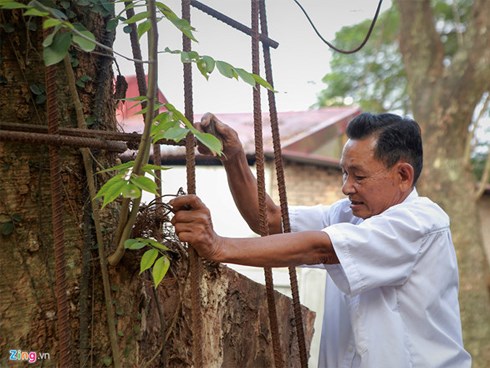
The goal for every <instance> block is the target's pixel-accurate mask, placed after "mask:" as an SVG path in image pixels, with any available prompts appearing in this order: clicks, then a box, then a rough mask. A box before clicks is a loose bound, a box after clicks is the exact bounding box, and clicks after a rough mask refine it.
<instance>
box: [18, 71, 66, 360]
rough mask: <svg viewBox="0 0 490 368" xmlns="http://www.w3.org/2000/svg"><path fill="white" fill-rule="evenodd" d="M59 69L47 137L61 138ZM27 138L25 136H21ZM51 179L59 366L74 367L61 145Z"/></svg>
mask: <svg viewBox="0 0 490 368" xmlns="http://www.w3.org/2000/svg"><path fill="white" fill-rule="evenodd" d="M56 79H57V73H56V65H51V66H48V67H46V72H45V80H46V96H47V100H46V110H47V120H48V133H49V134H50V135H52V136H56V135H57V134H58V127H59V112H58V101H57V99H56ZM22 134H26V133H22ZM49 174H50V175H49V179H50V181H51V221H52V225H53V248H54V264H55V290H56V305H57V313H56V317H57V321H56V325H57V338H58V353H59V354H58V355H59V360H58V363H59V365H60V366H61V367H72V366H73V358H72V357H73V352H72V342H71V328H70V310H69V303H68V296H67V290H68V287H67V276H66V257H65V239H64V228H63V217H64V213H63V183H62V179H61V160H60V153H59V145H51V146H49Z"/></svg>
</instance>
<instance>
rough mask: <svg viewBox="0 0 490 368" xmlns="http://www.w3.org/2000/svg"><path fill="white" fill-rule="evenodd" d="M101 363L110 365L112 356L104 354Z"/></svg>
mask: <svg viewBox="0 0 490 368" xmlns="http://www.w3.org/2000/svg"><path fill="white" fill-rule="evenodd" d="M102 364H104V365H105V366H106V367H110V366H111V365H112V358H111V357H110V356H105V357H104V358H102Z"/></svg>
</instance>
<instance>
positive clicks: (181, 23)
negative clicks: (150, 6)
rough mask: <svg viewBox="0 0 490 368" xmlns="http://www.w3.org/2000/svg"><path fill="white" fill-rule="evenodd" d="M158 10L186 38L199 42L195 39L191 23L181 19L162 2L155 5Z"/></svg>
mask: <svg viewBox="0 0 490 368" xmlns="http://www.w3.org/2000/svg"><path fill="white" fill-rule="evenodd" d="M155 4H156V6H157V8H158V10H160V11H161V12H162V14H163V15H164V16H165V17H166V18H167V19H168V20H169V21H170V22H171V23H172V24H173V25H174V26H175V27H177V29H179V30H180V31H181V32H182V33H183V34H184V35H185V36H187V37H188V38H190V39H191V40H192V41H196V42H197V40H196V39H195V38H194V35H193V33H192V31H195V29H194V28H193V27H191V25H190V24H189V22H188V21H187V20H185V19H182V18H179V17H178V16H177V15H176V14H175V13H174V12H173V11H172V9H170V8H169V7H168V6H167V5H165V4H163V3H162V2H159V1H158V2H156V3H155Z"/></svg>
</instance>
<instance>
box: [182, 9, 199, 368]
mask: <svg viewBox="0 0 490 368" xmlns="http://www.w3.org/2000/svg"><path fill="white" fill-rule="evenodd" d="M182 18H183V19H185V20H187V21H188V22H189V24H190V22H191V11H190V0H182ZM182 49H183V50H184V51H186V52H188V51H191V40H190V38H188V37H186V36H185V35H182ZM192 102H193V101H192V65H191V63H184V105H185V106H184V109H185V111H184V113H185V117H186V118H187V119H188V120H189V121H190V122H193V121H194V111H193V105H192ZM194 147H195V143H194V136H193V135H192V134H191V133H189V134H188V135H187V137H186V145H185V148H186V172H187V193H189V194H196V159H195V153H194ZM189 262H190V278H191V304H192V333H193V338H192V356H193V361H194V367H196V368H202V367H204V361H203V352H202V348H203V338H202V330H203V327H202V316H201V307H200V303H201V299H202V297H201V287H200V283H201V261H200V259H199V256H198V255H197V252H196V251H195V250H194V248H192V247H189Z"/></svg>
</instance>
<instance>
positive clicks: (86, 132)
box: [0, 122, 185, 146]
mask: <svg viewBox="0 0 490 368" xmlns="http://www.w3.org/2000/svg"><path fill="white" fill-rule="evenodd" d="M3 131H15V132H29V133H42V134H47V132H48V127H47V126H45V125H33V124H17V123H2V122H0V135H1V134H2V133H3ZM58 131H59V133H60V134H61V135H63V136H71V137H87V138H98V139H99V140H107V141H122V142H128V143H129V142H130V143H136V142H139V141H140V139H141V134H139V133H123V132H112V131H107V130H95V129H79V128H61V127H60V128H59V129H58ZM157 143H159V144H164V145H168V146H184V145H185V142H184V141H181V142H175V141H172V140H168V139H161V140H159V141H158V142H157Z"/></svg>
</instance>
